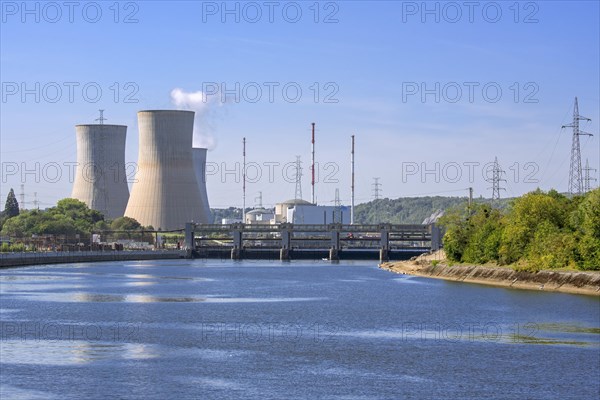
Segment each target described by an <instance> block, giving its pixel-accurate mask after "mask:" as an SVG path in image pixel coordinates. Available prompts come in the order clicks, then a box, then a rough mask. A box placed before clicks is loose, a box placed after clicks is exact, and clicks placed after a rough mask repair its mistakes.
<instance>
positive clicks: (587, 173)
mask: <svg viewBox="0 0 600 400" xmlns="http://www.w3.org/2000/svg"><path fill="white" fill-rule="evenodd" d="M590 171H594V172H596V171H597V169H596V168H590V161H589V160H588V159H586V160H585V168H584V169H583V172H584V177H583V181H584V182H583V184H584V188H583V190H584V192H585V193H587V192H589V191H591V190H592V185H591V184H590V183H591V181H597V179H596V178H592V177H591V175H590Z"/></svg>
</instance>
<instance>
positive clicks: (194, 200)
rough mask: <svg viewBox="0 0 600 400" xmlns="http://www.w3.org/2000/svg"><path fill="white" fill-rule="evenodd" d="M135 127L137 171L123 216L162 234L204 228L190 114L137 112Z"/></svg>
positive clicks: (203, 207)
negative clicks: (197, 226) (194, 226)
mask: <svg viewBox="0 0 600 400" xmlns="http://www.w3.org/2000/svg"><path fill="white" fill-rule="evenodd" d="M138 126H139V153H138V171H137V174H136V177H135V179H136V180H135V182H134V184H133V187H132V189H131V196H130V198H129V202H128V204H127V209H126V210H125V216H127V217H131V218H134V219H136V220H137V221H138V222H139V223H140V224H142V225H144V226H148V225H151V226H153V227H154V228H155V229H162V230H175V229H182V228H184V227H185V224H186V223H187V222H196V223H208V222H209V215H207V213H206V207H207V206H208V204H206V203H203V201H202V197H203V196H202V194H201V190H199V180H198V179H197V177H196V172H195V170H194V160H193V155H192V140H193V128H194V112H193V111H178V110H151V111H140V112H138ZM202 184H204V182H202ZM203 190H204V191H206V188H204V189H203Z"/></svg>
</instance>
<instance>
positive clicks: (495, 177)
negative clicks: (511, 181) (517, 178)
mask: <svg viewBox="0 0 600 400" xmlns="http://www.w3.org/2000/svg"><path fill="white" fill-rule="evenodd" d="M504 174H505V172H504V170H502V168H500V164H498V157H496V158H495V159H494V167H493V168H492V187H491V188H488V189H492V202H494V201H497V200H500V192H501V191H502V190H506V189H505V188H503V187H500V182H503V181H504V182H506V179H504V178H503V176H504Z"/></svg>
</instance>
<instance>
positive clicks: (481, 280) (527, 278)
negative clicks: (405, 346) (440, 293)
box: [379, 253, 600, 296]
mask: <svg viewBox="0 0 600 400" xmlns="http://www.w3.org/2000/svg"><path fill="white" fill-rule="evenodd" d="M435 260H437V262H436V261H435ZM379 267H380V268H382V269H385V270H388V271H391V272H395V273H399V274H409V275H416V276H423V277H427V278H436V279H445V280H450V281H457V282H468V283H478V284H483V285H492V286H500V287H507V288H513V289H529V290H538V291H540V290H542V291H547V292H563V293H574V294H584V295H590V296H600V272H597V271H572V272H571V271H551V270H543V271H537V272H528V271H516V270H514V269H512V268H509V267H498V266H481V265H452V266H450V265H448V264H446V262H445V257H444V255H443V253H441V254H440V253H433V254H428V255H423V256H419V257H416V258H414V259H411V260H409V261H398V262H387V263H383V264H381V265H380V266H379Z"/></svg>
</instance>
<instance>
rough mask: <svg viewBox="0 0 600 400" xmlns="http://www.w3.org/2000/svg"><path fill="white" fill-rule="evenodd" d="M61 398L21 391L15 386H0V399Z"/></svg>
mask: <svg viewBox="0 0 600 400" xmlns="http://www.w3.org/2000/svg"><path fill="white" fill-rule="evenodd" d="M59 398H61V397H59V396H57V395H55V394H52V393H48V392H41V391H39V390H31V389H23V388H19V387H16V386H10V385H5V384H0V399H11V400H53V399H59Z"/></svg>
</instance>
